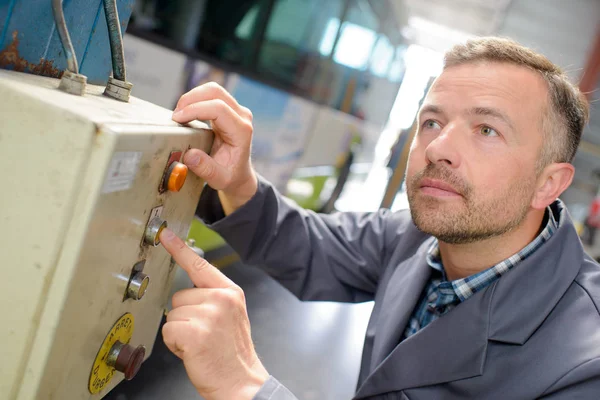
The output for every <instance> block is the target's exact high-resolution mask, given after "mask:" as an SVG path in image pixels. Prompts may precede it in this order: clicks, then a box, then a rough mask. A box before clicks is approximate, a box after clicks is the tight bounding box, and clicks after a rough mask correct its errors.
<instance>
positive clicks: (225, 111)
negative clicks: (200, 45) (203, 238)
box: [173, 82, 257, 215]
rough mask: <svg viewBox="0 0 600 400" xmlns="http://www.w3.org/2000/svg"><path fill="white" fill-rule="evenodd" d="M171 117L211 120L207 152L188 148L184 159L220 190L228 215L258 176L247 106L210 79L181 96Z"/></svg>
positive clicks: (247, 195) (182, 120)
mask: <svg viewBox="0 0 600 400" xmlns="http://www.w3.org/2000/svg"><path fill="white" fill-rule="evenodd" d="M173 120H174V121H175V122H179V123H182V124H184V123H188V122H190V121H194V120H202V121H210V123H211V125H212V129H213V131H214V133H215V139H214V142H213V147H212V150H211V153H210V155H208V154H206V153H205V152H203V151H202V150H199V149H191V150H189V151H187V152H186V153H185V156H184V159H183V162H184V163H185V164H186V165H187V166H188V167H189V168H190V169H191V170H192V171H193V172H194V173H195V174H196V175H198V176H199V177H200V178H202V179H204V180H205V181H206V183H207V184H208V185H209V186H210V187H212V188H213V189H215V190H218V191H219V198H220V199H221V203H222V205H223V209H224V211H225V214H227V215H228V214H231V213H232V212H233V211H235V210H237V209H238V208H239V207H241V206H242V205H244V204H245V203H246V202H247V201H248V200H250V198H252V196H254V194H255V193H256V190H257V179H256V174H255V172H254V170H253V169H252V165H251V163H250V148H251V143H252V133H253V128H252V112H251V111H250V110H249V109H247V108H246V107H243V106H241V105H240V104H239V103H238V102H237V101H236V100H235V99H234V98H233V97H232V96H231V94H229V93H228V92H227V91H226V90H225V89H223V88H222V87H221V86H219V85H218V84H216V83H213V82H211V83H207V84H204V85H201V86H198V87H196V88H194V89H192V90H190V91H189V92H187V93H185V94H184V95H183V96H181V98H180V99H179V102H178V103H177V106H176V108H175V111H174V112H173Z"/></svg>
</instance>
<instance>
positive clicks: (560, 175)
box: [531, 163, 575, 210]
mask: <svg viewBox="0 0 600 400" xmlns="http://www.w3.org/2000/svg"><path fill="white" fill-rule="evenodd" d="M574 175H575V167H573V165H572V164H569V163H554V164H550V165H548V166H547V167H546V168H544V170H543V171H542V173H541V174H540V177H539V178H538V181H537V190H536V192H535V195H534V196H533V199H532V200H531V207H532V208H534V209H537V210H543V209H544V208H546V207H548V206H549V205H550V204H552V203H553V202H554V200H556V199H557V198H558V197H559V196H560V195H561V194H562V193H563V192H564V191H565V190H566V189H567V188H568V187H569V185H570V184H571V182H572V181H573V176H574Z"/></svg>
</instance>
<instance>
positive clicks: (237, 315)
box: [160, 229, 269, 400]
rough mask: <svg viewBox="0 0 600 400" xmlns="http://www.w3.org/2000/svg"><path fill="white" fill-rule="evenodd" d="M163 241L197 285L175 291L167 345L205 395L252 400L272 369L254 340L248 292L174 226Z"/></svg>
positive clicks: (163, 235)
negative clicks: (200, 253) (261, 357)
mask: <svg viewBox="0 0 600 400" xmlns="http://www.w3.org/2000/svg"><path fill="white" fill-rule="evenodd" d="M160 241H161V243H162V245H163V246H164V248H165V249H166V250H167V251H168V252H169V253H170V254H171V255H172V256H173V258H174V259H175V261H176V262H177V264H179V265H180V266H181V267H182V268H183V269H184V270H185V271H186V272H187V273H188V275H189V276H190V279H191V280H192V282H194V285H195V286H196V288H194V289H186V290H182V291H180V292H177V293H176V294H175V295H174V296H173V310H172V311H171V312H169V314H168V315H167V323H166V324H165V325H164V326H163V329H162V333H163V338H164V341H165V344H166V345H167V347H168V348H169V349H170V350H171V351H172V352H173V353H174V354H175V355H177V356H178V357H179V358H181V359H182V360H183V364H184V365H185V369H186V372H187V374H188V376H189V378H190V380H191V381H192V383H193V385H194V386H195V387H196V389H197V390H198V392H199V393H200V395H201V396H203V397H204V398H205V399H207V400H220V399H227V400H229V399H242V400H243V399H252V398H253V397H254V395H255V394H256V393H257V392H258V391H259V389H260V388H261V386H262V385H263V383H264V382H265V381H266V380H267V379H268V377H269V374H268V372H267V371H266V370H265V368H264V367H263V365H262V364H261V362H260V360H259V359H258V356H257V355H256V352H255V350H254V345H253V344H252V338H251V336H250V322H249V321H248V314H247V312H246V301H245V298H244V292H243V291H242V289H241V288H240V287H239V286H237V285H236V284H235V283H233V282H232V281H231V280H230V279H229V278H227V277H226V276H225V275H223V274H222V273H221V272H220V271H219V270H218V269H216V268H215V267H213V266H212V265H210V264H209V263H208V262H207V261H206V260H204V259H202V258H200V257H198V255H197V254H196V253H194V251H193V250H192V249H190V248H189V247H188V246H187V245H186V244H185V243H184V242H183V241H182V240H181V239H179V238H178V237H176V236H175V235H174V234H173V232H172V231H170V230H169V229H164V230H163V231H162V233H161V235H160Z"/></svg>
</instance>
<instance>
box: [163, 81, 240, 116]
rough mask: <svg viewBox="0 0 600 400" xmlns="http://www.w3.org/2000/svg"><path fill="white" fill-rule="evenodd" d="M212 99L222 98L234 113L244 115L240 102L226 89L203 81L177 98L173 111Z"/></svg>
mask: <svg viewBox="0 0 600 400" xmlns="http://www.w3.org/2000/svg"><path fill="white" fill-rule="evenodd" d="M214 99H220V100H223V101H224V102H225V103H226V104H227V105H228V106H229V107H231V108H232V109H233V111H235V112H236V114H238V115H244V110H243V108H242V106H241V105H240V103H238V102H237V100H236V99H235V98H234V97H233V96H232V95H231V94H230V93H229V92H228V91H227V90H225V89H224V88H223V87H222V86H220V85H219V84H217V83H214V82H210V83H205V84H204V85H200V86H198V87H195V88H194V89H192V90H190V91H189V92H187V93H185V94H183V95H182V96H181V97H180V98H179V101H178V102H177V106H175V110H174V111H178V110H181V109H183V108H185V107H187V106H189V105H190V104H193V103H198V102H200V101H207V100H214Z"/></svg>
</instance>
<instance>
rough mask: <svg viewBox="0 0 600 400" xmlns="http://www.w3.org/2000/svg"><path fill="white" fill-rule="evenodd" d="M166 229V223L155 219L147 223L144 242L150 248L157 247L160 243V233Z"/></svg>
mask: <svg viewBox="0 0 600 400" xmlns="http://www.w3.org/2000/svg"><path fill="white" fill-rule="evenodd" d="M166 227H167V221H163V220H162V219H160V218H158V217H155V218H152V220H150V222H148V226H147V227H146V232H144V242H146V244H149V245H152V246H158V244H159V243H160V232H161V231H162V230H163V229H165V228H166Z"/></svg>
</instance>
